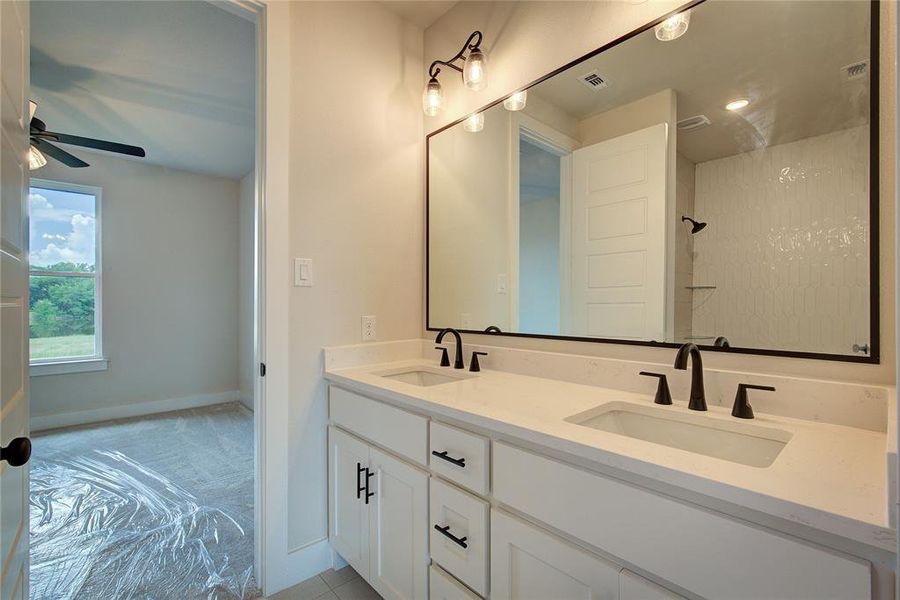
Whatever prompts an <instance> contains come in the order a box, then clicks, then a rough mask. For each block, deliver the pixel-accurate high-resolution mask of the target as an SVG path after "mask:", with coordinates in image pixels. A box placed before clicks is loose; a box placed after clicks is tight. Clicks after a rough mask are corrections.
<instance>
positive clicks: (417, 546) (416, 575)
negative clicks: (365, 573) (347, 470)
mask: <svg viewBox="0 0 900 600" xmlns="http://www.w3.org/2000/svg"><path fill="white" fill-rule="evenodd" d="M370 463H371V469H372V472H373V473H374V477H373V478H372V481H371V482H370V484H369V486H370V489H371V490H372V491H374V492H375V496H374V497H373V498H372V501H371V504H369V510H370V513H369V568H370V571H369V577H368V581H369V583H370V584H371V585H372V587H373V588H375V591H377V592H378V593H379V594H381V596H382V597H383V598H385V599H387V600H412V599H414V598H421V599H425V598H427V597H428V563H429V559H428V529H427V527H428V475H427V474H426V473H425V472H424V471H420V470H419V469H416V468H415V467H413V466H411V465H409V464H407V463H405V462H403V461H400V460H397V459H396V458H393V457H391V456H388V455H387V454H385V453H383V452H381V451H379V450H376V449H375V448H372V449H370Z"/></svg>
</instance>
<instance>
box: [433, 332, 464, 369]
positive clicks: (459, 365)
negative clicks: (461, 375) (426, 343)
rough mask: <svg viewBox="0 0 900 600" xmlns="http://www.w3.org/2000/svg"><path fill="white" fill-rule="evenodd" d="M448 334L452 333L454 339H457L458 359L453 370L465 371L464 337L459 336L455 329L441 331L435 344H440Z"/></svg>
mask: <svg viewBox="0 0 900 600" xmlns="http://www.w3.org/2000/svg"><path fill="white" fill-rule="evenodd" d="M448 333H452V334H453V337H455V338H456V358H455V359H454V360H453V368H454V369H464V368H465V367H466V365H465V364H463V350H462V337H461V336H460V335H459V332H458V331H457V330H455V329H453V328H452V327H447V328H445V329H441V330H440V331H439V332H438V334H437V337H436V338H434V343H435V344H440V343H441V340H443V339H444V335H446V334H448Z"/></svg>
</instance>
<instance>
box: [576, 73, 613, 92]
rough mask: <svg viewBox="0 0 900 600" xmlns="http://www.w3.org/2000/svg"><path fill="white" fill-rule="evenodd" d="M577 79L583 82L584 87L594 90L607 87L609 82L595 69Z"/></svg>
mask: <svg viewBox="0 0 900 600" xmlns="http://www.w3.org/2000/svg"><path fill="white" fill-rule="evenodd" d="M578 81H580V82H581V83H583V84H584V85H585V86H586V87H588V88H590V89H592V90H594V91H595V92H598V91H600V90H602V89H603V88H606V87H609V82H608V81H607V80H606V78H605V77H604V76H603V75H601V74H600V73H599V72H598V71H597V70H596V69H595V70H593V71H589V72H587V73H585V74H584V75H582V76H581V77H579V78H578Z"/></svg>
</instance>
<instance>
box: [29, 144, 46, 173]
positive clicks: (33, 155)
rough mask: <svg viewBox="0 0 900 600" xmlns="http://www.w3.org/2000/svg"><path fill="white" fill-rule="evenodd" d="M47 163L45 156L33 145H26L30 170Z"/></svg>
mask: <svg viewBox="0 0 900 600" xmlns="http://www.w3.org/2000/svg"><path fill="white" fill-rule="evenodd" d="M46 164H47V158H46V157H45V156H44V155H43V153H42V152H41V151H40V150H38V149H37V148H35V147H34V146H29V147H28V168H29V169H30V170H32V171H34V170H35V169H40V168H41V167H43V166H44V165H46Z"/></svg>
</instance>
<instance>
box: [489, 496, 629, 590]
mask: <svg viewBox="0 0 900 600" xmlns="http://www.w3.org/2000/svg"><path fill="white" fill-rule="evenodd" d="M620 570H621V568H620V567H619V566H617V565H614V564H612V563H608V562H606V561H605V560H602V559H601V558H599V557H596V556H594V555H592V554H588V553H587V552H585V551H583V550H581V549H579V548H576V547H575V546H571V545H569V544H568V543H566V542H564V541H562V540H560V539H558V538H557V537H555V536H553V535H550V534H549V533H545V532H543V531H541V530H539V529H537V528H536V527H533V526H532V525H529V524H526V523H524V522H522V521H520V520H518V519H515V518H513V517H511V516H509V515H507V514H506V513H503V512H500V511H498V510H491V598H492V600H507V599H508V600H528V599H531V600H547V599H548V598H553V599H554V600H616V599H617V598H618V597H619V571H620Z"/></svg>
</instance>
